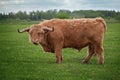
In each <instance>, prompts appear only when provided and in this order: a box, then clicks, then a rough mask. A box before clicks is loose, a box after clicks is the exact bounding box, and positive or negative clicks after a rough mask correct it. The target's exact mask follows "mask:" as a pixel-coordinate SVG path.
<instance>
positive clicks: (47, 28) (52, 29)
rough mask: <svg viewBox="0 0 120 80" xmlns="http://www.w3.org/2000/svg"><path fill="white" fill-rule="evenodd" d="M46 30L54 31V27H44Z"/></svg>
mask: <svg viewBox="0 0 120 80" xmlns="http://www.w3.org/2000/svg"><path fill="white" fill-rule="evenodd" d="M42 29H43V30H44V31H45V32H48V31H51V32H52V31H54V28H50V27H43V28H42Z"/></svg>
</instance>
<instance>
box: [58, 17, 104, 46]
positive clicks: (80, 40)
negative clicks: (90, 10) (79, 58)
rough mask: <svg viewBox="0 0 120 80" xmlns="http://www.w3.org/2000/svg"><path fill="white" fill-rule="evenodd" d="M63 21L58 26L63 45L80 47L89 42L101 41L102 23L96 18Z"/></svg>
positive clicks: (102, 34)
mask: <svg viewBox="0 0 120 80" xmlns="http://www.w3.org/2000/svg"><path fill="white" fill-rule="evenodd" d="M64 23H66V24H64ZM64 23H63V24H64V25H61V26H60V27H61V31H62V33H63V35H64V46H65V47H75V48H82V47H84V46H86V45H88V44H89V43H94V42H96V41H102V39H103V37H104V31H105V29H104V24H103V23H102V22H100V21H98V20H96V19H83V20H82V19H78V20H66V22H64ZM61 24H62V23H61Z"/></svg>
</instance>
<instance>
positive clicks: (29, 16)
mask: <svg viewBox="0 0 120 80" xmlns="http://www.w3.org/2000/svg"><path fill="white" fill-rule="evenodd" d="M94 17H103V18H106V19H111V18H114V19H115V20H118V21H120V12H116V11H108V10H74V11H69V10H59V11H58V10H56V9H55V10H47V11H38V10H37V11H31V12H29V13H27V12H26V11H18V12H16V13H14V12H10V13H7V14H6V13H0V19H8V18H10V19H20V20H35V21H36V20H43V19H52V18H60V19H69V18H71V19H72V18H94Z"/></svg>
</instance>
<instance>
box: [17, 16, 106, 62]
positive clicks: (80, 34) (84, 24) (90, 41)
mask: <svg viewBox="0 0 120 80" xmlns="http://www.w3.org/2000/svg"><path fill="white" fill-rule="evenodd" d="M105 31H106V23H105V21H104V19H102V18H92V19H90V18H83V19H51V20H46V21H43V22H41V23H40V24H36V25H32V26H31V27H30V28H26V29H23V30H18V32H19V33H22V32H28V33H29V35H30V41H31V42H32V43H33V44H36V45H37V44H41V46H42V47H43V49H44V51H45V52H52V53H55V55H56V62H57V63H60V62H61V61H62V60H63V59H62V49H63V48H75V49H77V50H79V51H80V50H81V49H82V48H84V47H86V46H88V54H87V56H86V58H85V59H84V60H83V63H87V62H88V61H89V60H90V58H91V57H92V55H93V54H94V53H97V54H98V57H99V60H98V62H99V64H103V63H104V49H103V39H104V33H105Z"/></svg>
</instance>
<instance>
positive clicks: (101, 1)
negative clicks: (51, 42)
mask: <svg viewBox="0 0 120 80" xmlns="http://www.w3.org/2000/svg"><path fill="white" fill-rule="evenodd" d="M49 9H58V10H59V9H67V10H71V11H73V10H89V9H92V10H115V11H120V0H0V13H1V12H2V13H3V12H5V13H8V12H17V11H20V10H21V11H27V12H29V11H33V10H34V11H36V10H43V11H46V10H49Z"/></svg>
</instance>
